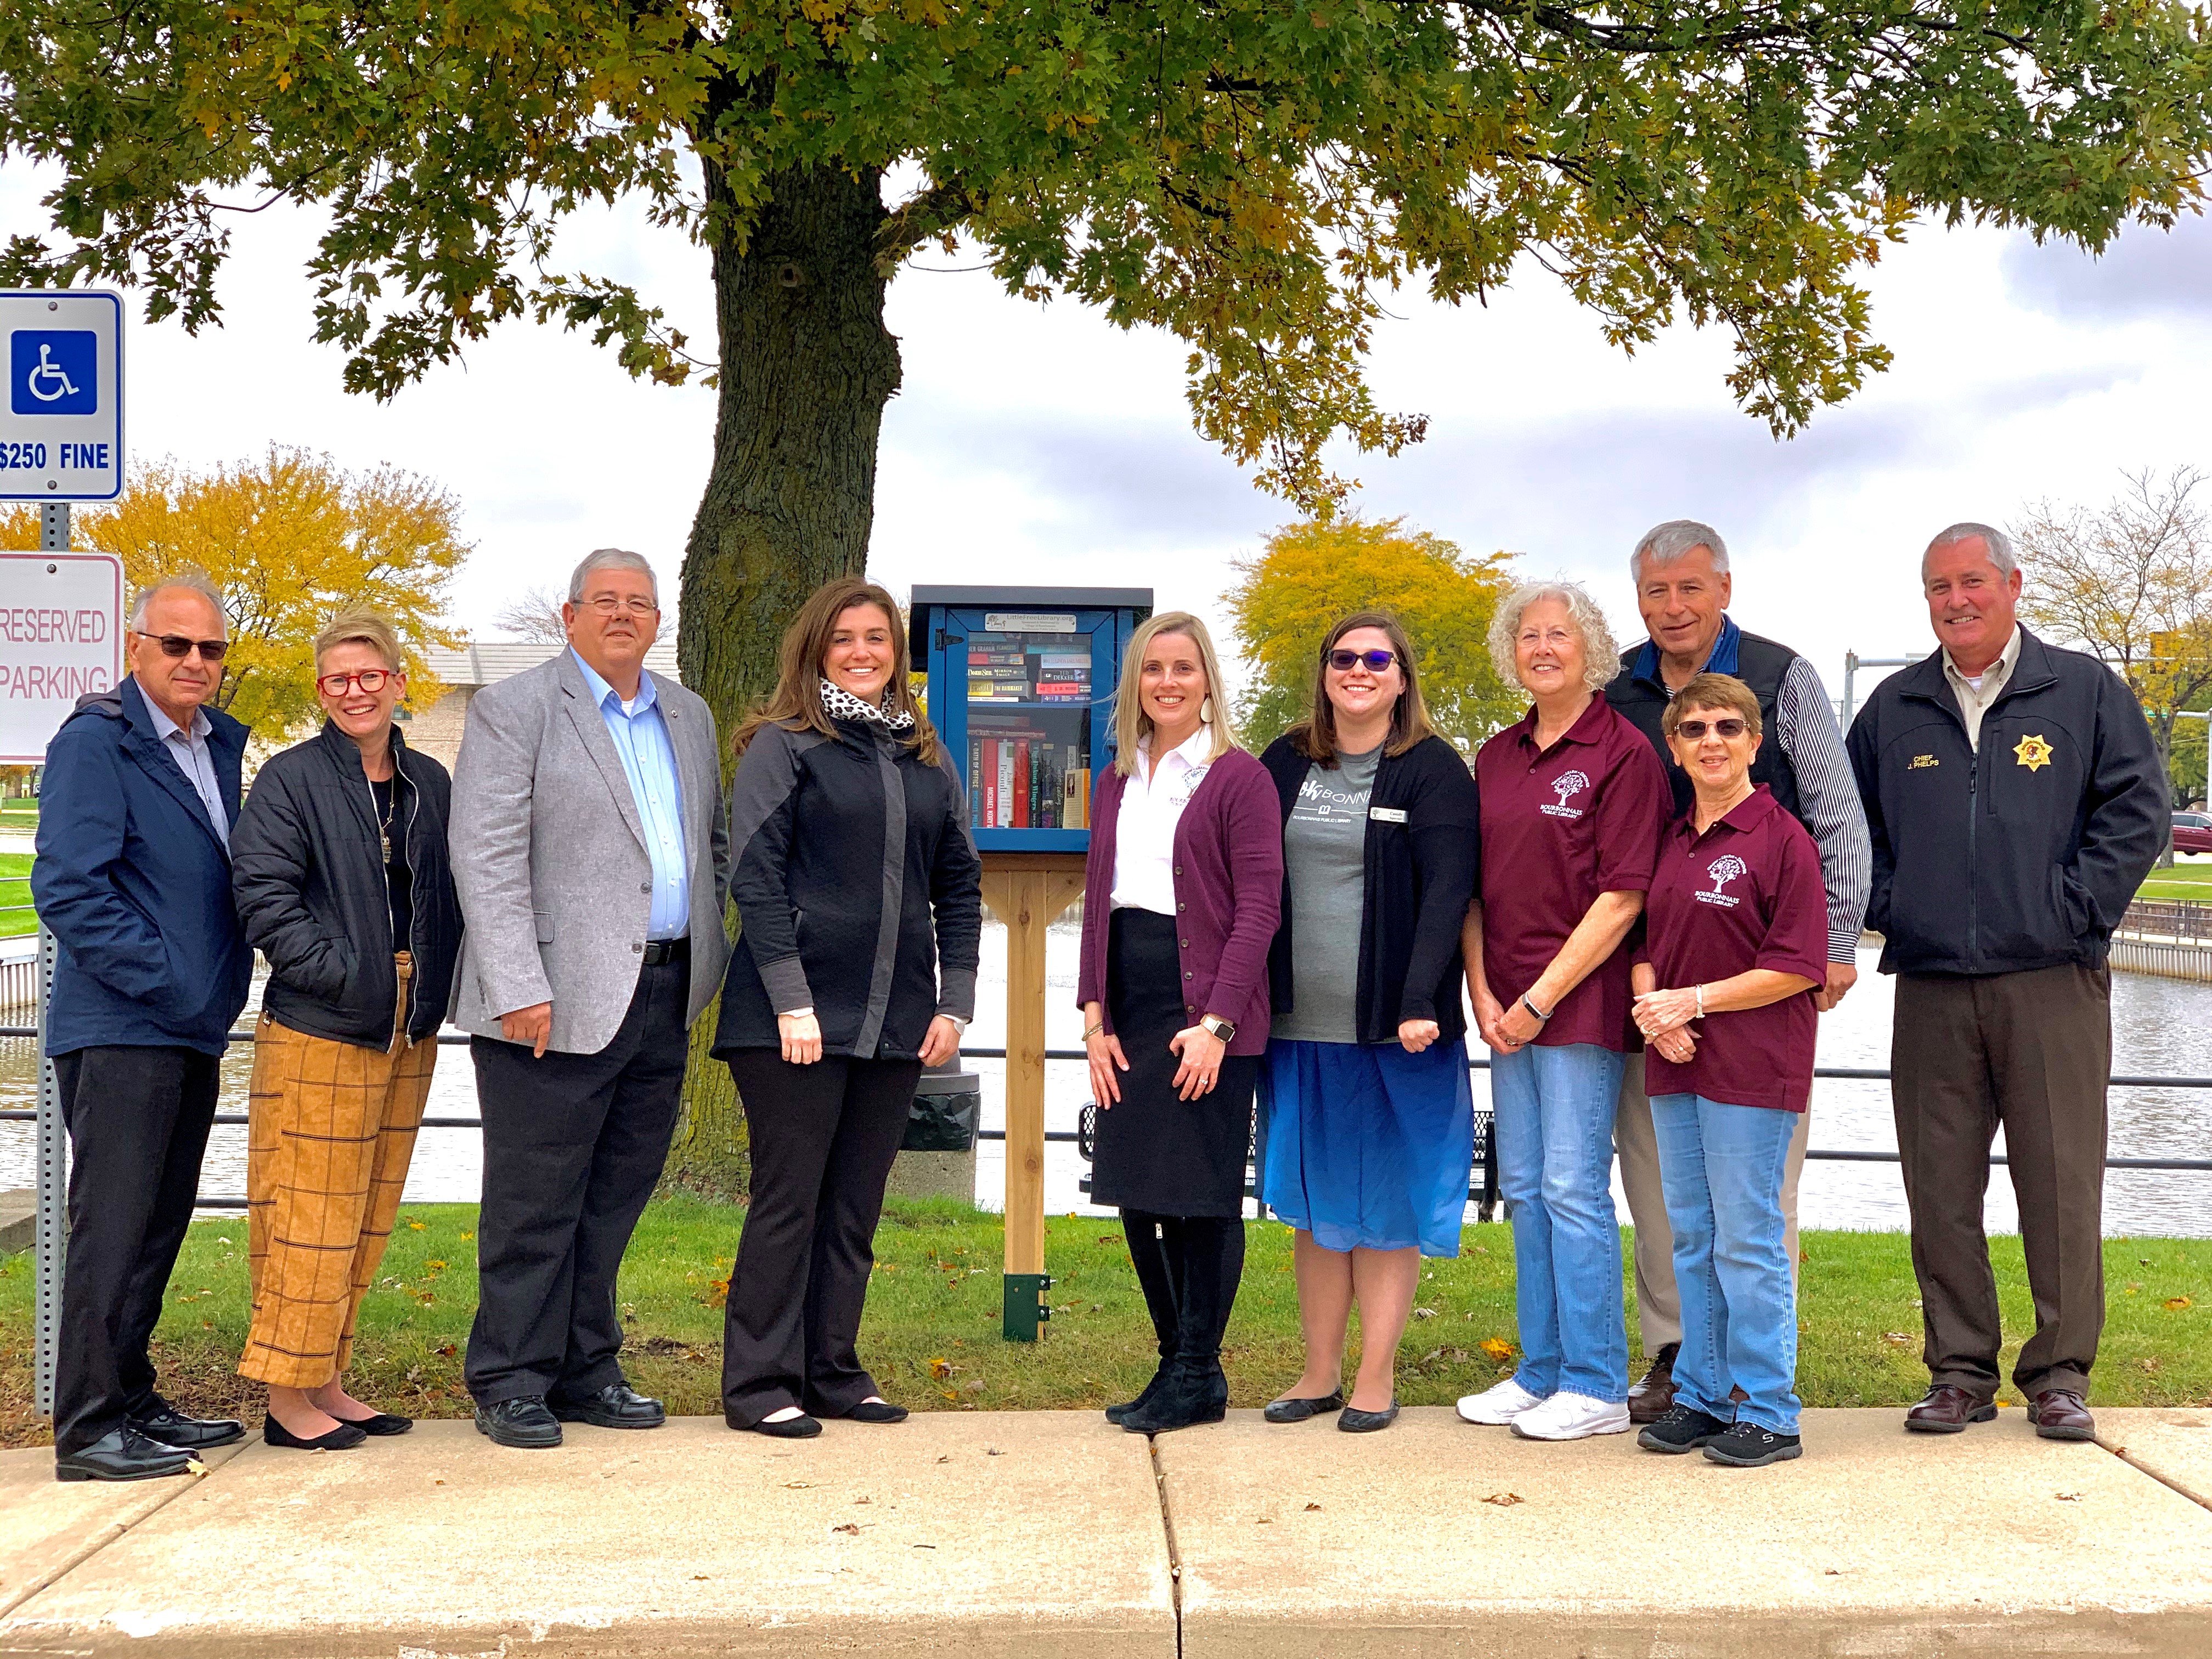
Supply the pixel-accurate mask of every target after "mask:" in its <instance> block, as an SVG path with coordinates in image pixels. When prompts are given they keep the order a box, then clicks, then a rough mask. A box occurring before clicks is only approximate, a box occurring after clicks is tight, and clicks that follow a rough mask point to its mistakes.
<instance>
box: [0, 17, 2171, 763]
mask: <svg viewBox="0 0 2212 1659" xmlns="http://www.w3.org/2000/svg"><path fill="white" fill-rule="evenodd" d="M2208 70H2212V47H2208V45H2207V42H2206V40H2204V38H2203V22H2202V19H2201V16H2200V15H2199V13H2198V12H2197V9H2195V8H2193V7H2191V6H2190V5H2187V4H2185V3H2180V0H2104V3H2087V0H1984V3H1941V0H1606V3H1602V4H1579V3H1549V4H1547V3H1536V0H1463V3H1444V0H557V3H556V0H418V3H416V4H414V5H409V6H400V7H396V8H395V7H390V6H383V5H366V4H361V3H357V0H328V3H323V4H319V5H314V6H307V5H302V4H300V3H297V0H216V3H209V0H143V3H138V4H133V5H130V6H118V5H114V4H112V3H111V0H10V3H9V4H8V5H7V6H6V7H4V8H0V156H5V157H8V158H10V159H29V160H33V161H40V162H45V163H47V164H49V165H51V166H52V167H55V168H57V169H58V174H59V177H58V182H57V183H56V185H55V186H54V188H53V189H52V191H51V193H50V194H49V196H48V197H46V206H47V209H48V218H49V220H50V222H49V223H48V224H46V225H45V226H40V227H33V228H21V229H18V230H16V231H15V233H14V234H12V235H11V236H10V237H9V240H8V241H7V243H6V245H5V247H4V249H0V281H4V282H9V283H22V284H30V285H44V284H56V285H64V284H72V283H91V282H98V281H106V282H114V283H134V284H137V285H140V286H142V287H143V289H145V291H146V295H147V301H146V310H147V314H148V315H149V318H154V319H159V318H162V317H171V316H173V317H175V318H177V319H179V320H180V321H181V322H182V323H183V324H184V325H185V327H187V328H189V329H193V330H198V329H201V328H204V327H205V326H206V325H208V324H210V323H211V322H214V321H216V320H217V319H218V318H219V316H220V314H221V301H220V298H219V292H220V289H219V278H220V276H221V270H222V263H223V260H224V257H225V254H226V252H227V249H228V234H229V233H228V224H229V223H231V222H234V216H236V215H239V214H242V213H251V212H256V211H259V210H263V209H265V208H267V207H269V206H270V205H271V204H276V203H294V204H301V205H307V206H311V207H313V209H314V210H315V211H316V212H317V214H318V215H319V220H318V222H319V240H318V242H317V245H316V249H315V252H314V253H313V257H312V258H311V259H310V260H309V262H308V265H307V277H308V279H309V280H310V282H311V283H313V286H314V289H315V293H316V295H317V305H316V309H315V332H316V337H317V338H318V339H319V340H321V341H323V342H325V343H331V344H335V345H337V347H339V348H340V349H342V350H343V353H344V354H345V368H344V379H345V384H346V385H347V386H348V387H349V388H351V389H353V390H356V391H360V392H368V393H370V394H373V395H374V396H376V397H380V398H388V397H391V396H392V395H394V394H395V393H396V392H398V391H399V390H400V389H401V388H402V387H404V386H406V385H407V384H408V383H409V382H410V380H415V379H416V378H417V377H419V376H420V375H422V374H423V373H424V372H425V371H426V370H428V368H431V367H432V366H433V365H435V364H437V363H441V362H447V361H450V360H451V359H453V357H455V356H457V355H459V353H460V352H461V351H463V350H464V349H465V348H466V347H467V346H468V345H469V344H470V343H471V342H473V341H475V340H477V339H480V338H482V337H483V335H484V334H485V332H486V331H488V330H489V329H490V328H491V327H493V326H494V325H496V324H498V323H500V322H501V321H504V320H507V319H518V318H534V319H539V320H542V321H544V320H550V321H553V322H557V323H560V324H562V325H567V326H568V327H572V328H579V329H583V330H586V331H589V332H590V333H591V335H592V337H593V338H594V339H596V340H598V341H599V342H601V343H605V344H607V345H610V346H611V347H612V348H613V349H615V350H616V351H617V353H618V354H619V357H620V360H621V362H622V363H623V365H624V367H626V368H628V369H629V371H630V372H631V373H632V374H639V375H650V376H653V377H654V378H656V379H659V380H666V381H680V380H684V379H685V378H687V377H689V376H690V375H691V374H694V373H697V372H704V373H707V374H712V375H714V377H715V378H716V380H717V384H718V388H719V390H718V409H717V428H716V434H715V440H714V459H713V462H712V466H711V470H710V471H709V474H708V477H707V479H706V480H705V489H704V494H703V495H702V501H701V504H700V508H699V512H698V515H697V518H696V521H695V524H694V526H693V529H692V532H691V535H690V542H689V545H688V548H687V550H686V558H685V565H684V586H683V618H684V627H683V631H682V638H681V641H680V646H679V649H680V653H681V660H682V664H683V670H684V678H685V679H686V681H687V683H689V684H692V685H694V686H695V687H696V688H697V689H698V690H699V691H700V692H701V693H702V695H704V696H706V697H707V699H708V702H709V703H710V704H711V705H712V706H713V707H714V710H715V712H716V714H718V716H720V717H722V718H725V719H727V718H729V717H731V716H732V715H734V714H736V713H737V712H738V710H739V708H742V707H743V705H744V703H746V702H748V701H750V698H751V697H753V696H756V695H757V694H758V693H759V692H760V691H762V690H763V689H765V687H766V686H767V685H768V684H769V683H770V682H771V681H772V679H773V676H774V671H775V669H774V647H775V639H776V636H777V635H778V634H779V633H780V631H781V629H782V627H783V625H784V623H785V622H786V621H787V618H788V617H790V615H791V614H792V612H793V610H794V609H795V608H796V606H797V605H798V604H799V601H800V599H803V597H804V596H805V593H806V592H809V591H810V590H811V589H812V588H813V587H814V586H816V585H817V584H818V583H819V582H820V581H822V580H824V579H825V578H827V577H829V576H830V575H833V574H844V573H848V572H852V571H857V570H859V569H860V568H862V567H863V566H864V564H865V562H866V554H867V545H868V533H869V527H870V520H871V516H872V510H873V499H874V486H875V465H876V446H877V438H878V430H879V427H880V422H881V416H882V411H883V408H884V403H885V401H886V400H887V399H888V398H890V396H891V395H892V394H893V393H894V392H896V390H897V388H898V384H899V373H900V369H899V353H898V344H897V342H896V340H895V339H893V338H892V337H891V336H890V333H889V332H888V331H886V330H885V328H884V321H883V316H884V290H885V287H886V284H887V283H889V282H890V280H891V279H892V277H893V276H894V275H895V274H896V271H897V270H898V268H899V267H900V265H901V264H902V262H903V261H905V260H906V258H908V256H909V255H910V254H912V253H913V252H915V251H916V250H918V249H921V248H924V247H927V246H933V245H937V244H939V243H947V242H951V241H954V240H957V241H960V242H963V243H965V244H967V245H969V246H975V247H979V248H981V250H983V251H984V252H985V254H986V256H987V259H988V262H989V264H990V266H991V269H992V270H993V271H994V273H995V274H996V276H997V277H998V279H999V280H1000V282H1002V283H1004V284H1005V285H1006V288H1007V289H1008V290H1009V291H1011V292H1012V293H1015V294H1019V295H1029V296H1032V297H1036V298H1044V297H1047V296H1050V295H1066V296H1068V297H1070V298H1073V299H1075V300H1078V301H1082V302H1084V303H1086V304H1091V305H1095V306H1097V307H1100V308H1101V309H1102V310H1103V312H1104V313H1105V314H1106V316H1107V317H1109V319H1111V320H1112V321H1114V322H1115V324H1117V325H1121V326H1123V327H1130V328H1133V327H1138V326H1140V325H1141V326H1150V327H1156V328H1159V329H1164V330H1166V331H1169V332H1170V333H1171V334H1173V335H1174V336H1175V337H1177V338H1178V339H1180V340H1182V342H1184V343H1186V344H1187V345H1188V349H1189V354H1188V386H1187V392H1188V398H1189V402H1190V404H1191V409H1192V414H1193V418H1194V421H1195V422H1196V424H1197V426H1198V428H1199V429H1200V432H1201V433H1203V434H1204V435H1206V436H1207V437H1209V438H1210V439H1212V440H1213V441H1216V442H1218V443H1219V444H1220V445H1221V446H1222V447H1223V448H1224V449H1225V451H1226V452H1227V453H1229V454H1230V455H1231V456H1232V457H1234V458H1235V459H1237V461H1238V462H1240V463H1242V464H1245V465H1250V466H1252V467H1253V468H1254V469H1255V471H1256V473H1257V476H1258V477H1259V479H1260V481H1261V482H1262V483H1266V484H1267V485H1268V486H1270V487H1272V488H1273V489H1278V490H1279V491H1281V492H1283V493H1284V494H1285V495H1287V496H1289V497H1290V498H1291V500H1293V501H1296V502H1297V503H1299V504H1301V505H1304V506H1312V505H1316V504H1322V503H1327V502H1328V501H1333V500H1334V499H1335V498H1336V497H1337V495H1339V494H1340V492H1341V490H1342V489H1344V487H1345V486H1344V483H1343V482H1342V480H1340V479H1339V478H1337V477H1334V476H1333V475H1332V473H1331V471H1330V468H1329V465H1328V463H1327V461H1326V459H1325V457H1324V449H1325V447H1326V446H1328V444H1329V443H1330V442H1331V441H1332V440H1347V441H1349V443H1350V445H1351V447H1353V448H1354V449H1357V450H1364V451H1381V452H1383V453H1390V452H1393V451H1395V450H1396V449H1398V448H1399V447H1401V446H1402V445H1404V444H1406V443H1407V442H1411V441H1415V440H1417V439H1418V438H1419V436H1420V435H1421V434H1422V431H1423V428H1424V422H1423V419H1422V417H1421V416H1419V414H1417V413H1411V412H1402V411H1392V410H1385V409H1383V408H1382V407H1380V406H1378V404H1377V403H1376V400H1375V398H1373V396H1372V395H1371V393H1370V390H1369V388H1368V386H1367V384H1366V381H1365V379H1364V370H1363V364H1364V354H1365V351H1366V348H1367V345H1368V342H1369V336H1370V329H1371V326H1372V325H1373V323H1374V321H1375V320H1376V318H1377V317H1378V316H1379V315H1380V314H1381V307H1382V306H1383V303H1384V301H1386V300H1387V299H1388V297H1389V294H1390V292H1391V290H1392V289H1394V288H1395V287H1397V286H1398V285H1400V284H1402V283H1421V284H1424V285H1425V287H1426V289H1427V290H1428V291H1429V292H1430V293H1431V295H1435V296H1437V297H1438V298H1440V299H1442V300H1444V301H1454V302H1458V301H1481V300H1483V299H1484V298H1485V297H1486V295H1489V294H1490V293H1491V292H1492V290H1493V289H1498V288H1500V287H1502V286H1504V284H1505V283H1507V282H1508V281H1509V280H1511V279H1514V278H1516V277H1517V276H1522V275H1524V274H1531V273H1534V272H1535V271H1537V270H1543V271H1547V272H1548V273H1549V274H1550V275H1551V276H1552V277H1553V278H1555V279H1556V280H1558V281H1559V282H1560V283H1563V284H1564V285H1565V289H1566V290H1567V292H1568V293H1569V294H1570V295H1572V296H1573V298H1574V299H1575V300H1576V301H1577V302H1578V303H1579V304H1581V305H1583V306H1584V307H1588V308H1589V310H1590V311H1591V312H1593V313H1595V317H1596V319H1597V321H1598V323H1599V325H1600V326H1601V328H1602V329H1603V330H1604V331H1605V333H1606V334H1607V337H1610V338H1611V339H1613V341H1615V342H1617V343H1620V345H1622V346H1624V347H1626V348H1630V349H1633V348H1634V347H1635V346H1637V345H1638V344H1640V343H1644V342H1647V341H1650V340H1651V339H1653V338H1654V337H1656V335H1657V334H1658V332H1659V331H1661V330H1662V328H1664V327H1665V326H1666V325H1668V323H1669V322H1670V321H1672V320H1673V319H1675V318H1677V317H1680V316H1686V317H1687V318H1688V319H1690V320H1692V322H1695V323H1697V324H1699V325H1717V326H1719V327H1721V328H1723V329H1725V330H1726V331H1728V332H1729V334H1730V335H1731V336H1732V337H1733V339H1734V342H1735V365H1734V368H1732V369H1731V371H1730V372H1729V385H1730V388H1731V390H1732V391H1733V392H1734V393H1735V396H1736V398H1738V399H1739V400H1740V401H1741V403H1742V404H1743V405H1744V407H1745V408H1746V409H1747V410H1749V411H1750V412H1751V413H1752V414H1753V415H1754V416H1758V417H1759V418H1762V419H1764V420H1765V421H1766V422H1768V423H1769V424H1770V425H1771V427H1772V428H1774V429H1775V430H1776V431H1777V432H1778V433H1785V432H1789V431H1791V430H1793V429H1795V428H1797V427H1798V426H1800V425H1802V423H1803V422H1805V421H1807V420H1808V418H1810V416H1812V414H1813V413H1814V410H1815V409H1816V408H1817V407H1818V406H1820V404H1825V403H1830V402H1833V401H1835V400H1837V399H1839V398H1844V397H1847V396H1849V395H1850V393H1851V392H1853V391H1854V390H1855V389H1856V388H1857V387H1858V386H1860V385H1861V384H1862V382H1863V380H1864V379H1865V378H1866V376H1867V375H1868V374H1870V373H1872V372H1874V371H1875V370H1878V369H1879V368H1881V367H1882V366H1883V365H1884V364H1885V363H1886V362H1887V353H1886V352H1885V351H1884V349H1883V348H1882V347H1881V344H1880V343H1878V342H1877V341H1876V340H1875V338H1874V337H1873V334H1872V332H1871V330H1870V325H1869V314H1868V302H1867V297H1866V294H1865V292H1864V290H1863V287H1862V286H1861V283H1860V278H1861V276H1862V275H1863V270H1864V269H1865V267H1866V266H1868V265H1869V264H1870V263H1871V262H1872V261H1873V260H1874V259H1875V258H1876V257H1877V255H1878V253H1879V252H1880V251H1881V247H1882V245H1883V243H1884V241H1885V240H1886V239H1891V238H1894V237H1896V236H1898V235H1899V234H1901V233H1902V232H1903V231H1904V229H1905V227H1906V226H1907V225H1908V223H1909V222H1911V219H1912V218H1913V217H1914V216H1916V215H1919V214H1923V213H1924V214H1933V215H1935V216H1939V217H1942V218H1946V219H1950V220H1959V219H1962V218H1978V219H1981V220H1985V221H1988V222H1994V223H1997V224H2003V225H2021V226H2026V227H2028V228H2031V229H2033V230H2034V231H2035V232H2036V233H2037V234H2048V233H2056V234H2063V235H2066V236H2070V237H2073V238H2075V239H2077V240H2080V241H2081V242H2082V243H2084V244H2085V245H2087V246H2091V247H2099V246H2102V245H2103V244H2104V242H2105V241H2106V239H2107V238H2108V237H2109V236H2111V234H2112V233H2113V231H2114V230H2115V229H2116V228H2118V226H2119V225H2120V224H2122V223H2123V222H2127V221H2129V220H2130V219H2133V220H2140V221H2143V222H2149V223H2153V224H2168V223H2170V222H2172V219H2173V218H2174V216H2175V215H2176V214H2178V213H2179V212H2181V211H2184V210H2187V209H2189V208H2191V206H2193V205H2194V203H2195V200H2196V197H2197V188H2198V187H2197V173H2198V171H2199V169H2200V168H2201V167H2203V162H2204V160H2205V156H2206V153H2207V149H2208V139H2212V113H2209V112H2208V107H2207V97H2208ZM618 198H635V199H637V200H641V202H642V203H643V204H645V206H646V209H647V211H648V212H649V214H650V215H651V216H652V217H653V220H654V221H656V222H659V223H661V224H664V225H668V226H673V227H678V228H681V229H683V230H684V232H685V233H687V234H690V235H691V236H692V237H694V238H696V240H697V241H698V242H699V243H700V244H701V245H702V246H704V247H705V248H706V249H707V250H708V253H709V255H710V257H711V260H712V272H713V282H714V290H715V318H716V325H717V331H718V334H719V339H718V340H717V341H716V342H715V343H714V345H713V346H711V347H707V348H701V349H695V346H694V343H692V342H690V341H688V340H685V339H684V338H683V337H681V336H680V334H678V332H677V331H674V330H673V329H672V328H671V327H670V326H669V325H668V324H667V322H666V319H665V316H664V314H663V313H662V312H661V310H660V309H659V307H656V306H655V305H653V303H651V301H650V299H649V296H647V295H641V294H640V293H638V292H637V291H636V290H635V289H634V288H633V287H632V286H630V285H629V284H627V283H623V282H622V281H620V280H617V278H616V277H614V276H611V275H610V274H608V273H607V272H605V271H594V270H576V269H568V268H564V267H563V266H562V263H561V261H560V260H559V258H558V257H557V254H556V236H557V233H558V230H559V228H560V226H561V224H562V221H563V219H564V218H566V217H567V216H569V215H571V214H573V213H574V212H576V211H577V210H580V209H581V208H585V207H586V206H590V205H594V204H600V203H605V202H610V201H613V200H616V199H618Z"/></svg>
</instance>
